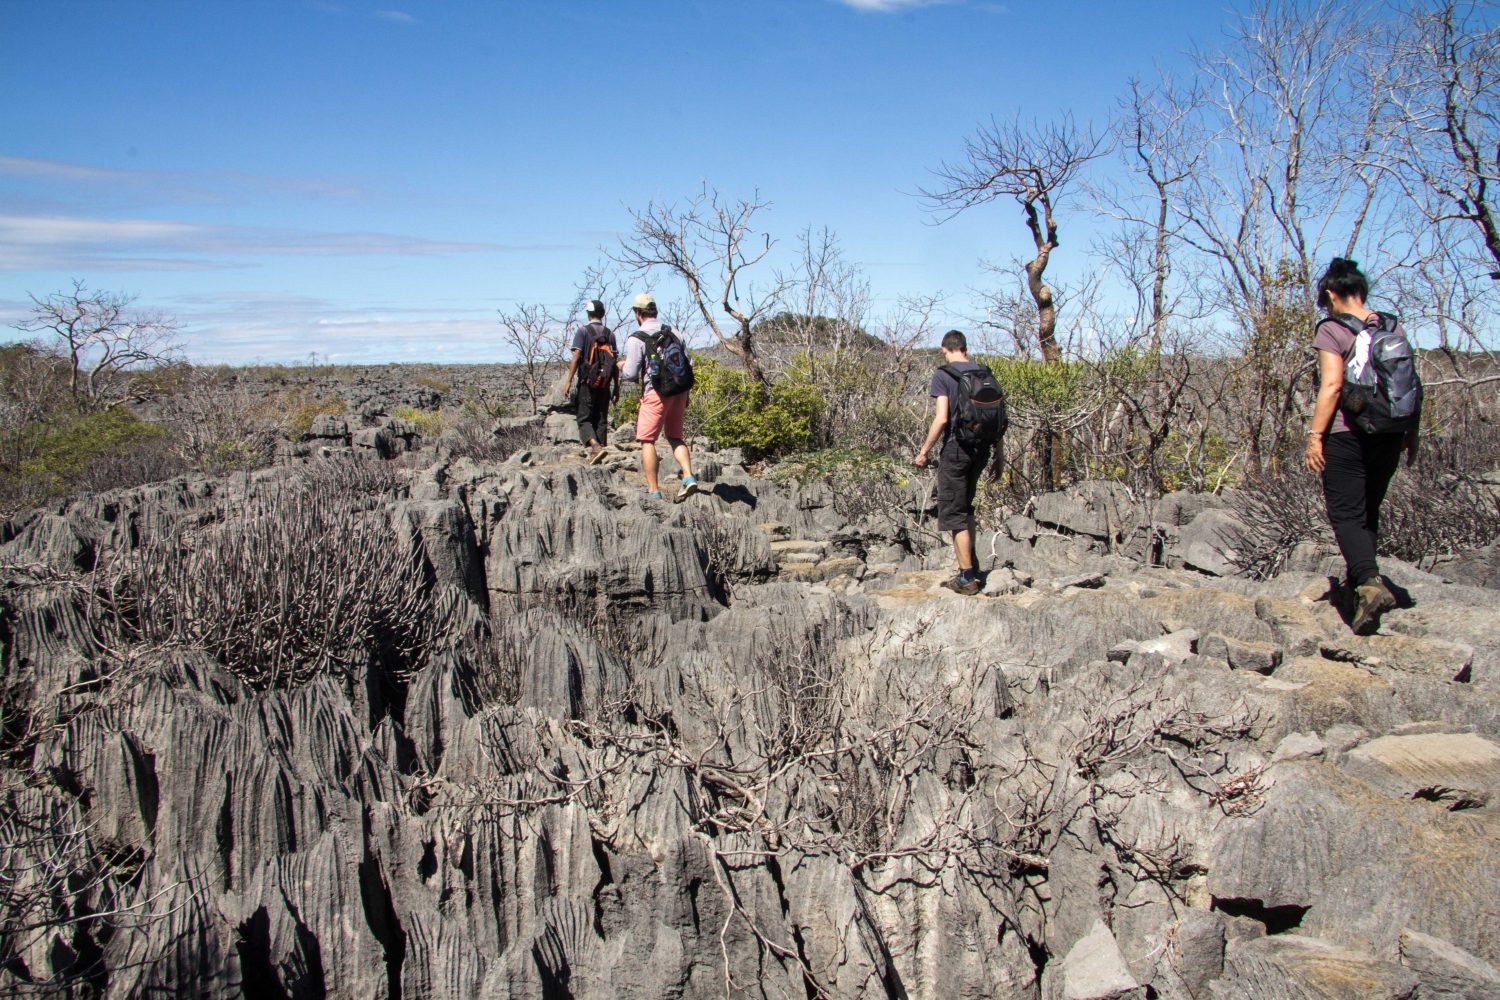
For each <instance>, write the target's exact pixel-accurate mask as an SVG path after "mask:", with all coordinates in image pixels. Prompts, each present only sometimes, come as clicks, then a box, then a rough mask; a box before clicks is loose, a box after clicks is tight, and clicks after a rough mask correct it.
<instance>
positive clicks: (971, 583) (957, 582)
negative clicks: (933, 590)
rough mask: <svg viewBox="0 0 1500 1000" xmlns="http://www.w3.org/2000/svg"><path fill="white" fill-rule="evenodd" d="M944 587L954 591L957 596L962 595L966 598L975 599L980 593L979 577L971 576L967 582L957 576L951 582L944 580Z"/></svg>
mask: <svg viewBox="0 0 1500 1000" xmlns="http://www.w3.org/2000/svg"><path fill="white" fill-rule="evenodd" d="M943 586H944V587H946V588H947V589H949V590H951V591H953V592H954V593H955V594H962V595H964V596H965V597H973V596H974V595H975V594H977V593H979V577H977V576H971V577H970V578H969V579H967V580H965V579H963V578H962V577H958V576H955V577H954V578H953V579H951V580H944V581H943Z"/></svg>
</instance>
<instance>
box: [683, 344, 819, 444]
mask: <svg viewBox="0 0 1500 1000" xmlns="http://www.w3.org/2000/svg"><path fill="white" fill-rule="evenodd" d="M693 372H694V385H693V395H692V401H691V402H690V403H689V404H688V418H689V420H690V421H691V422H692V423H693V424H694V426H695V427H696V428H697V429H698V430H700V431H701V432H702V433H703V434H704V436H706V437H707V438H708V439H709V440H710V441H712V442H713V444H714V447H716V448H741V449H743V450H744V452H745V455H746V457H748V458H751V459H761V458H774V457H776V456H778V455H785V454H789V453H792V452H797V451H803V450H805V449H806V448H807V447H808V446H809V445H811V444H812V441H813V435H814V434H815V433H816V431H817V425H818V420H819V418H820V417H821V416H822V414H823V397H822V396H821V395H820V394H819V392H818V391H817V389H816V388H814V387H813V386H812V385H811V384H809V383H808V382H806V381H804V380H802V379H800V378H798V377H796V376H794V375H792V374H790V373H788V374H786V375H783V376H781V377H780V378H778V379H777V380H776V381H775V382H773V383H771V387H770V388H769V389H766V388H764V387H763V386H760V385H757V384H756V383H755V381H754V380H753V379H752V378H751V377H750V376H749V375H748V374H746V373H745V372H744V371H743V370H742V369H739V368H731V367H729V366H727V365H721V364H719V363H718V362H716V361H712V360H710V359H707V358H700V359H698V360H696V361H695V362H694V365H693Z"/></svg>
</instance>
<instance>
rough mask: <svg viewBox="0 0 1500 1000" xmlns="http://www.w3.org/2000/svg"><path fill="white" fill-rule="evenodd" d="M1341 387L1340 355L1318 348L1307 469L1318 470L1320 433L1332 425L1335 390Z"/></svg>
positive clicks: (1336, 404) (1321, 461) (1321, 465)
mask: <svg viewBox="0 0 1500 1000" xmlns="http://www.w3.org/2000/svg"><path fill="white" fill-rule="evenodd" d="M1343 388H1344V359H1343V358H1342V357H1340V356H1339V355H1338V354H1335V353H1334V352H1333V351H1319V352H1318V402H1317V404H1316V405H1315V406H1314V407H1313V415H1312V424H1311V426H1309V427H1308V428H1307V455H1306V461H1307V471H1308V472H1319V473H1320V472H1322V471H1323V468H1324V466H1325V465H1326V464H1327V463H1326V462H1325V461H1324V459H1323V435H1324V434H1327V433H1328V428H1329V427H1331V426H1332V425H1333V416H1334V413H1335V411H1337V410H1338V408H1339V393H1340V392H1341V391H1342V390H1343Z"/></svg>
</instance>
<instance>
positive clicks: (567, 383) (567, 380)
mask: <svg viewBox="0 0 1500 1000" xmlns="http://www.w3.org/2000/svg"><path fill="white" fill-rule="evenodd" d="M582 355H583V352H582V351H580V350H579V349H578V348H576V347H575V348H573V360H572V361H570V362H568V374H567V375H566V376H565V377H564V378H563V391H562V394H563V395H564V396H566V395H567V394H568V389H570V388H571V387H572V385H573V376H574V374H576V373H577V371H578V359H579V357H581V356H582Z"/></svg>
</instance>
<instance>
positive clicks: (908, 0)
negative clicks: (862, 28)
mask: <svg viewBox="0 0 1500 1000" xmlns="http://www.w3.org/2000/svg"><path fill="white" fill-rule="evenodd" d="M834 2H835V3H841V4H843V5H844V6H845V7H853V8H854V9H855V10H866V11H872V12H874V13H877V14H893V13H895V12H896V11H900V10H912V9H913V8H916V7H935V6H938V5H939V4H946V3H953V2H955V0H834Z"/></svg>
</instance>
